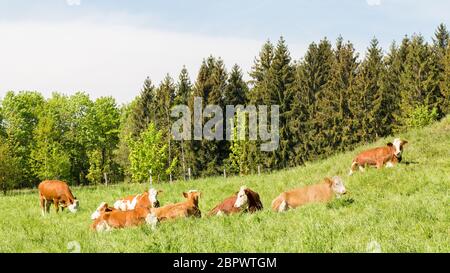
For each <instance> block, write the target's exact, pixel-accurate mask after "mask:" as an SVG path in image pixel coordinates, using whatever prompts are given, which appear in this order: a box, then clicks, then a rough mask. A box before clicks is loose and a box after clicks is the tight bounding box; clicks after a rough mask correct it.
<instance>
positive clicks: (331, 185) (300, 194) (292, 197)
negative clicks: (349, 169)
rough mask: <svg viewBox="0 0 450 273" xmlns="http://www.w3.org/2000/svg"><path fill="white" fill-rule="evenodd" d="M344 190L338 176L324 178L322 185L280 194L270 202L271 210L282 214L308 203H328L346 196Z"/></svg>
mask: <svg viewBox="0 0 450 273" xmlns="http://www.w3.org/2000/svg"><path fill="white" fill-rule="evenodd" d="M346 192H347V191H346V189H345V186H344V183H343V182H342V179H341V178H340V177H339V176H334V177H333V178H331V179H330V178H328V177H326V178H325V179H324V181H323V182H322V183H319V184H315V185H310V186H305V187H302V188H298V189H294V190H291V191H286V192H283V193H281V194H280V195H279V196H278V197H277V198H275V199H274V200H273V201H272V210H273V211H275V212H283V211H286V210H288V209H293V208H296V207H299V206H303V205H306V204H308V203H316V202H329V201H331V200H332V199H333V198H334V196H338V197H340V196H341V195H343V194H346Z"/></svg>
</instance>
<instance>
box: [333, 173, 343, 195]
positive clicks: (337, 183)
mask: <svg viewBox="0 0 450 273" xmlns="http://www.w3.org/2000/svg"><path fill="white" fill-rule="evenodd" d="M332 180H333V185H332V186H331V187H332V189H333V191H334V192H335V193H336V194H337V195H338V196H340V195H342V194H345V193H346V192H347V190H346V189H345V186H344V182H343V181H342V179H341V178H340V177H339V176H335V177H333V178H332Z"/></svg>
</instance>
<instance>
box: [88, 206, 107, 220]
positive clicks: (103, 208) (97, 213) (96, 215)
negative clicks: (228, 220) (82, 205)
mask: <svg viewBox="0 0 450 273" xmlns="http://www.w3.org/2000/svg"><path fill="white" fill-rule="evenodd" d="M107 209H108V204H107V203H106V202H101V203H100V206H98V208H97V209H96V210H95V211H94V212H93V213H92V214H91V219H92V220H95V219H97V218H99V217H100V215H101V214H102V213H103V212H105V211H106V210H107Z"/></svg>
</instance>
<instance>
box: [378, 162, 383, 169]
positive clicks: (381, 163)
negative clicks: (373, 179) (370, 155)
mask: <svg viewBox="0 0 450 273" xmlns="http://www.w3.org/2000/svg"><path fill="white" fill-rule="evenodd" d="M382 167H383V161H377V169H381V168H382Z"/></svg>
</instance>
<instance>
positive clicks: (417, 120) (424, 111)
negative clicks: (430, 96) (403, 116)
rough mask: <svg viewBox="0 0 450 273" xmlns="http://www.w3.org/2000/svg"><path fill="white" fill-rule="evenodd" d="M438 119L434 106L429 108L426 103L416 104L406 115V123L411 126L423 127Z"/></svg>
mask: <svg viewBox="0 0 450 273" xmlns="http://www.w3.org/2000/svg"><path fill="white" fill-rule="evenodd" d="M437 119H438V112H437V109H436V108H433V109H431V110H429V109H428V107H427V106H426V105H421V106H417V107H416V108H415V109H414V110H413V111H412V112H411V113H410V114H409V116H408V120H407V124H408V126H409V127H412V128H423V127H425V126H427V125H430V124H432V123H433V122H435V121H436V120H437Z"/></svg>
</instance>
